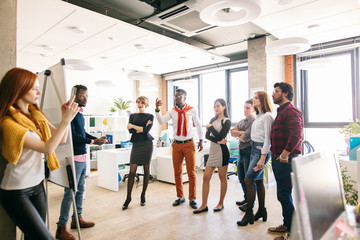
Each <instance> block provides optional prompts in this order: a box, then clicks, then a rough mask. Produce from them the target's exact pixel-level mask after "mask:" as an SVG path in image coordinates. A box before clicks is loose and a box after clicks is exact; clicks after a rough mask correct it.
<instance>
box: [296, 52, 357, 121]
mask: <svg viewBox="0 0 360 240" xmlns="http://www.w3.org/2000/svg"><path fill="white" fill-rule="evenodd" d="M326 58H327V59H330V60H331V63H330V64H328V65H327V66H325V67H321V68H313V69H309V70H307V71H301V79H302V84H303V87H302V96H303V98H304V100H303V103H304V104H303V112H304V121H305V126H306V127H342V126H343V125H344V124H346V123H347V122H349V121H351V119H354V118H356V117H358V116H357V115H358V113H357V110H356V109H357V108H358V107H359V103H358V102H357V96H358V93H359V89H358V87H357V86H358V80H357V81H356V77H355V76H356V67H355V65H354V61H355V60H356V59H357V58H356V57H355V53H354V51H348V52H342V53H337V54H332V55H327V56H326Z"/></svg>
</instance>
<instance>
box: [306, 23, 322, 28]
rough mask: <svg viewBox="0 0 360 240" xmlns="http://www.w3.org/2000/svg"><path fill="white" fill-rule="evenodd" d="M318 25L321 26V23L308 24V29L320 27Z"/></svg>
mask: <svg viewBox="0 0 360 240" xmlns="http://www.w3.org/2000/svg"><path fill="white" fill-rule="evenodd" d="M318 27H320V25H319V24H312V25H309V26H307V28H308V29H313V28H318Z"/></svg>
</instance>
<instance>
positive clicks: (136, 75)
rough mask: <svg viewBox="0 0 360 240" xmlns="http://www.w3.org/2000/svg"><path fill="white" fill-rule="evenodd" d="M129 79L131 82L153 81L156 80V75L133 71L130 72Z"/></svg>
mask: <svg viewBox="0 0 360 240" xmlns="http://www.w3.org/2000/svg"><path fill="white" fill-rule="evenodd" d="M127 77H128V79H131V80H152V79H153V78H154V74H152V73H147V72H138V71H133V72H129V73H128V75H127Z"/></svg>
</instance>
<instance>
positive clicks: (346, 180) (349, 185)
mask: <svg viewBox="0 0 360 240" xmlns="http://www.w3.org/2000/svg"><path fill="white" fill-rule="evenodd" d="M341 177H342V180H343V184H344V192H345V200H346V204H350V205H353V206H355V205H356V204H357V203H358V191H357V190H356V187H355V186H356V182H355V181H354V180H352V179H351V177H350V176H349V175H348V170H347V167H344V168H342V169H341Z"/></svg>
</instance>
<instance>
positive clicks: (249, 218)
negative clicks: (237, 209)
mask: <svg viewBox="0 0 360 240" xmlns="http://www.w3.org/2000/svg"><path fill="white" fill-rule="evenodd" d="M249 223H250V224H254V213H253V211H252V209H250V210H247V211H246V213H245V215H244V217H243V218H242V219H241V221H237V223H236V224H237V225H238V226H246V225H248V224H249Z"/></svg>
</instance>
